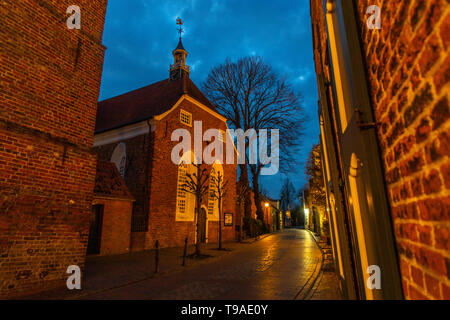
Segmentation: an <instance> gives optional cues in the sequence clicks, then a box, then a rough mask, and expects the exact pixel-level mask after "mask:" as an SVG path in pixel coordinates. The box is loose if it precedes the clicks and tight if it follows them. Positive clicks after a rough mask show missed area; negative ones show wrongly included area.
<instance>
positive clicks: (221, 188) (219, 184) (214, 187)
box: [210, 171, 228, 250]
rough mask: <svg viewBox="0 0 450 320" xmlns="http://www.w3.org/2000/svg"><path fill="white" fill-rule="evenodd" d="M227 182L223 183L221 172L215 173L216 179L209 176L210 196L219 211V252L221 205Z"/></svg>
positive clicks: (220, 246) (220, 245) (220, 248)
mask: <svg viewBox="0 0 450 320" xmlns="http://www.w3.org/2000/svg"><path fill="white" fill-rule="evenodd" d="M227 185H228V181H224V179H223V176H222V174H221V172H220V171H219V172H217V177H215V176H211V182H210V189H211V191H210V192H211V196H212V197H213V198H214V199H217V206H218V209H219V250H222V204H223V199H224V198H225V195H226V194H227Z"/></svg>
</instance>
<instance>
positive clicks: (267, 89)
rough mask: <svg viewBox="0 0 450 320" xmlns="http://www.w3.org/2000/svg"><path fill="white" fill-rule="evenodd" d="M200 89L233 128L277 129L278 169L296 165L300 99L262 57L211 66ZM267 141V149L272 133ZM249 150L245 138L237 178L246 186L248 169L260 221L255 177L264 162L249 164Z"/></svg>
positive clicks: (301, 123) (302, 120)
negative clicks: (243, 155)
mask: <svg viewBox="0 0 450 320" xmlns="http://www.w3.org/2000/svg"><path fill="white" fill-rule="evenodd" d="M203 92H204V93H205V94H206V96H207V97H208V98H209V100H210V101H211V102H212V103H213V104H214V105H215V107H216V108H217V110H218V111H219V112H221V113H222V114H223V115H224V116H225V117H227V118H228V120H229V121H230V122H231V127H233V128H235V129H243V130H244V131H246V130H248V129H255V130H256V132H259V130H261V129H267V130H270V129H278V130H279V133H280V137H279V144H278V145H277V146H274V147H278V148H279V151H280V152H279V154H280V170H281V171H284V172H286V171H288V170H289V169H292V168H294V167H295V165H296V164H295V162H296V161H295V160H296V157H295V156H294V155H295V153H296V151H297V147H298V146H299V141H300V140H299V138H300V137H301V134H302V131H303V130H302V129H303V123H304V121H305V116H304V113H303V112H302V111H303V110H302V109H303V108H302V98H301V95H300V94H299V93H296V92H294V90H293V89H292V86H291V85H290V84H289V83H288V81H287V80H286V79H285V78H282V77H280V76H279V75H278V74H277V73H276V72H275V71H274V70H273V69H272V68H271V67H270V66H269V65H268V64H266V63H264V62H263V60H262V58H260V57H254V56H251V57H244V58H241V59H239V60H238V61H237V62H232V61H230V60H227V61H226V62H225V63H224V64H221V65H219V66H217V67H215V68H213V69H212V70H211V71H210V73H209V75H208V77H207V79H206V81H205V83H204V84H203ZM267 143H268V146H269V150H270V147H271V145H272V138H271V136H270V137H267ZM248 151H249V143H248V142H247V141H246V142H245V153H246V158H247V161H246V164H243V165H240V172H241V175H240V179H239V180H240V181H242V182H243V183H246V184H247V185H248V184H249V181H248V169H250V172H251V174H252V189H253V193H254V200H255V205H256V208H257V216H258V218H259V219H260V220H263V217H264V213H263V210H262V206H261V201H260V194H259V183H258V178H259V175H260V173H261V170H262V168H263V167H264V166H265V165H267V164H264V163H263V162H261V161H260V160H261V159H258V161H257V163H256V164H248V156H249V155H248ZM248 196H249V193H248V194H247V197H248ZM249 206H251V202H250V201H248V199H246V201H245V211H246V215H249V212H250V208H249Z"/></svg>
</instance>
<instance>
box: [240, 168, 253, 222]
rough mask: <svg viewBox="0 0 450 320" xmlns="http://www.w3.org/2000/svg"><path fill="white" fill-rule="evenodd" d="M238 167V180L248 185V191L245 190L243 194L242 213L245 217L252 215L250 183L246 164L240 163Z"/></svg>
mask: <svg viewBox="0 0 450 320" xmlns="http://www.w3.org/2000/svg"><path fill="white" fill-rule="evenodd" d="M239 168H240V170H241V172H240V175H239V181H240V182H241V183H242V184H243V185H245V186H247V187H248V192H246V194H245V196H244V201H243V203H244V215H245V217H248V218H251V216H252V200H251V197H250V187H249V186H250V184H249V181H248V168H247V165H246V164H240V165H239Z"/></svg>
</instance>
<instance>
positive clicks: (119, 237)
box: [93, 198, 133, 256]
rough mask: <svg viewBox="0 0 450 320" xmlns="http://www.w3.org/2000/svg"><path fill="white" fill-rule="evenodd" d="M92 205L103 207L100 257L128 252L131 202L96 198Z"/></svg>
mask: <svg viewBox="0 0 450 320" xmlns="http://www.w3.org/2000/svg"><path fill="white" fill-rule="evenodd" d="M93 204H102V205H103V206H104V207H103V221H102V232H101V243H100V255H102V256H103V255H112V254H122V253H127V252H129V251H130V233H131V228H130V226H131V212H132V209H133V202H132V201H130V200H121V199H102V198H96V199H94V202H93Z"/></svg>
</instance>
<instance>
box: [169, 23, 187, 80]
mask: <svg viewBox="0 0 450 320" xmlns="http://www.w3.org/2000/svg"><path fill="white" fill-rule="evenodd" d="M177 25H179V26H180V27H179V29H178V32H179V33H180V40H179V41H178V46H177V47H176V48H175V50H173V51H172V55H173V61H174V62H173V64H171V65H170V77H169V78H170V80H171V81H172V80H178V79H181V78H182V77H184V76H189V66H187V65H186V57H187V55H188V53H187V51H186V50H185V49H184V47H183V43H182V42H181V34H182V33H183V28H182V27H181V26H182V25H183V21H181V19H180V18H178V19H177Z"/></svg>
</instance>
